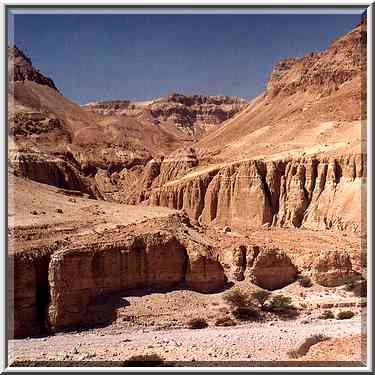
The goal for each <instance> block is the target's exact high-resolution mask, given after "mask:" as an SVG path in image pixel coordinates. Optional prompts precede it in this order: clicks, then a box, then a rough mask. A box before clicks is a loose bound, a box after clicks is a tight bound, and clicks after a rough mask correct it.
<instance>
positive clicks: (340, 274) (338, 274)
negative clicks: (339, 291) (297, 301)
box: [312, 250, 353, 287]
mask: <svg viewBox="0 0 375 375" xmlns="http://www.w3.org/2000/svg"><path fill="white" fill-rule="evenodd" d="M312 276H313V279H314V280H315V282H316V283H318V284H320V285H323V286H326V287H335V286H339V285H343V284H344V283H345V281H346V280H347V279H348V278H350V277H352V276H353V270H352V262H351V260H350V256H349V254H347V253H346V252H340V251H338V250H335V251H324V250H323V251H322V252H321V253H320V255H319V257H318V258H316V260H315V262H314V263H313V272H312Z"/></svg>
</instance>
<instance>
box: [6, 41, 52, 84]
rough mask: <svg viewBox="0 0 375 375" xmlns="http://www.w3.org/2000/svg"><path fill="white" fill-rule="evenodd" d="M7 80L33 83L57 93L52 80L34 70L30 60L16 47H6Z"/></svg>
mask: <svg viewBox="0 0 375 375" xmlns="http://www.w3.org/2000/svg"><path fill="white" fill-rule="evenodd" d="M8 79H9V80H10V81H14V82H16V81H22V82H23V81H25V80H29V81H34V82H36V83H39V84H40V85H46V86H49V87H51V88H53V89H55V90H56V91H58V90H57V88H56V86H55V83H54V82H53V81H52V79H51V78H48V77H46V76H44V75H43V74H42V73H40V72H39V70H38V69H35V68H34V67H33V65H32V62H31V59H30V58H29V57H27V56H26V55H25V54H24V53H23V52H22V51H21V50H20V49H18V48H17V47H16V46H13V47H8Z"/></svg>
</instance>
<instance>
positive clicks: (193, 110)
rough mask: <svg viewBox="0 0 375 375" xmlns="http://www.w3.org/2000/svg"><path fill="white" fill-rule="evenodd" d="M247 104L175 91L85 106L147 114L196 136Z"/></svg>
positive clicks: (103, 112) (115, 112) (108, 112)
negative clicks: (155, 95) (168, 93)
mask: <svg viewBox="0 0 375 375" xmlns="http://www.w3.org/2000/svg"><path fill="white" fill-rule="evenodd" d="M246 105H247V102H246V101H245V100H244V99H242V98H239V97H230V96H203V95H192V96H188V95H181V94H177V93H172V94H170V95H167V96H165V97H161V98H157V99H154V100H151V101H148V102H131V101H129V100H113V101H104V102H94V103H88V104H86V105H84V106H83V108H84V109H86V110H89V111H91V112H95V113H98V114H100V115H105V116H108V115H111V116H113V115H126V116H135V117H140V116H148V117H150V119H152V121H153V122H154V124H155V125H159V124H160V123H163V122H171V123H173V124H174V125H175V126H176V127H177V128H178V129H180V130H182V131H183V132H184V133H186V134H188V135H194V136H195V135H199V134H201V133H202V132H204V131H205V130H206V129H208V128H209V127H210V126H215V125H219V124H220V123H222V122H224V121H226V120H228V119H229V118H231V117H233V116H234V115H235V114H236V113H238V112H240V111H241V110H242V109H244V108H245V107H246Z"/></svg>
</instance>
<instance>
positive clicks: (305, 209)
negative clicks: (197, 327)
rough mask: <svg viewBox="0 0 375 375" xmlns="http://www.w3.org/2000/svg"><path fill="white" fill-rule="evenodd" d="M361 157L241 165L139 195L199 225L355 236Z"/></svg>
mask: <svg viewBox="0 0 375 375" xmlns="http://www.w3.org/2000/svg"><path fill="white" fill-rule="evenodd" d="M365 183H366V156H365V155H364V154H356V155H347V156H341V157H331V158H330V157H325V156H323V155H319V156H315V157H308V158H297V159H290V160H276V161H264V160H246V161H241V162H234V163H231V164H228V165H226V166H223V167H220V166H218V167H212V168H210V169H208V171H207V172H202V173H196V174H193V173H192V174H191V177H189V175H187V176H186V177H185V178H182V179H179V180H175V181H171V182H168V183H165V184H164V185H163V186H160V187H158V188H154V189H152V190H151V191H150V192H149V193H148V194H144V195H145V198H146V199H147V201H148V203H149V204H150V205H160V206H166V207H170V208H175V209H182V208H183V209H185V210H186V212H187V213H188V214H189V216H190V217H191V219H192V220H194V221H199V222H200V223H202V224H210V223H213V224H221V225H232V226H236V227H239V228H245V227H248V226H260V225H264V224H267V225H274V226H278V227H295V228H300V227H305V228H314V229H331V228H334V229H340V230H351V231H358V230H359V229H360V225H361V223H360V221H361V208H362V197H361V193H362V187H363V185H364V184H365Z"/></svg>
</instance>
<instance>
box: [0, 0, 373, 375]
mask: <svg viewBox="0 0 375 375" xmlns="http://www.w3.org/2000/svg"><path fill="white" fill-rule="evenodd" d="M0 4H1V7H0V19H1V21H2V25H3V27H2V28H1V31H0V37H1V40H2V41H3V42H4V41H6V40H7V36H6V35H5V21H6V9H5V6H12V5H16V6H25V7H28V6H53V7H58V6H75V7H76V6H103V7H104V6H116V5H117V6H126V5H127V6H129V5H130V6H139V7H146V6H157V5H162V6H178V7H181V8H183V7H184V6H187V7H188V6H198V5H199V6H205V5H206V6H212V7H214V6H228V7H229V6H232V7H236V6H241V5H242V6H261V7H262V6H264V7H267V6H306V7H308V6H314V7H316V6H319V5H322V6H332V7H334V6H350V5H355V6H363V7H367V35H368V36H367V173H368V174H367V229H368V230H367V235H368V237H367V255H368V264H370V269H368V275H367V277H368V281H369V283H368V284H369V285H370V286H371V293H369V295H368V299H367V304H368V305H367V311H368V314H367V317H368V321H367V327H368V331H369V333H370V334H368V335H367V366H366V367H240V368H239V367H183V368H179V367H160V368H155V367H142V368H140V367H35V368H33V367H6V361H7V356H8V353H7V352H6V349H7V344H6V342H7V337H6V335H5V333H6V326H7V322H6V321H5V318H6V316H5V314H4V311H5V309H6V308H7V305H6V295H7V291H6V289H5V285H4V283H2V287H1V294H2V298H1V302H0V303H1V311H2V319H1V333H2V336H3V338H4V339H3V340H2V341H1V344H0V345H1V352H0V368H1V370H2V372H9V373H12V372H37V373H46V372H51V371H53V372H65V371H69V372H93V373H95V372H165V373H168V372H198V371H200V372H266V371H267V372H270V371H271V372H322V371H324V372H328V371H329V372H339V373H341V372H343V373H345V372H350V371H354V372H372V371H373V367H372V357H371V353H372V335H371V334H372V311H373V310H372V302H373V301H372V285H373V284H372V280H373V279H372V253H371V249H372V232H371V225H372V210H371V208H372V170H371V162H372V127H371V125H372V106H371V104H372V27H373V25H372V22H373V20H372V8H373V3H372V2H371V1H368V0H367V1H355V0H354V1H353V0H341V1H339V0H331V1H329V2H327V1H324V0H315V1H298V0H289V1H267V0H266V1H262V2H251V1H246V0H237V1H235V2H233V3H231V2H229V1H224V0H216V1H207V0H206V1H204V2H202V1H199V0H184V1H183V2H177V1H175V0H164V1H163V2H160V1H158V0H148V1H144V0H139V1H136V2H135V1H121V0H112V1H110V2H108V3H105V2H102V1H98V0H96V1H95V0H92V1H86V0H81V1H79V2H77V1H74V0H65V1H58V2H55V3H52V4H51V1H48V0H39V1H37V2H36V1H22V0H9V1H4V0H0ZM5 51H6V45H4V46H3V48H2V49H1V52H0V68H1V76H0V77H1V79H0V83H1V84H2V87H3V92H2V93H3V98H4V99H3V100H2V101H1V105H0V109H1V113H2V114H3V116H2V121H3V126H4V128H3V129H5V126H7V125H6V118H5V116H6V110H5V98H6V95H7V93H6V84H5V83H6V72H5V58H6V56H5ZM0 148H1V151H2V155H4V158H3V160H2V163H1V166H0V172H1V180H2V183H3V191H4V192H6V191H7V190H6V189H7V186H5V184H6V180H5V173H7V171H6V157H7V156H6V152H7V150H6V141H5V139H4V138H3V137H0ZM370 161H371V162H370ZM6 199H7V196H6V194H4V195H3V200H2V201H1V204H2V207H3V212H4V215H3V216H2V217H1V220H2V222H1V224H2V225H1V229H0V230H1V237H2V239H3V243H4V250H3V252H2V257H1V262H2V265H3V271H4V272H3V274H4V275H5V264H6V257H7V253H6V251H5V250H6V248H5V245H6V236H7V231H6V229H5V224H6V219H5V215H7V212H5V208H6V207H7V203H6ZM369 229H370V230H369Z"/></svg>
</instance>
